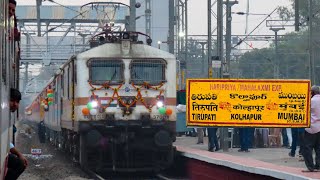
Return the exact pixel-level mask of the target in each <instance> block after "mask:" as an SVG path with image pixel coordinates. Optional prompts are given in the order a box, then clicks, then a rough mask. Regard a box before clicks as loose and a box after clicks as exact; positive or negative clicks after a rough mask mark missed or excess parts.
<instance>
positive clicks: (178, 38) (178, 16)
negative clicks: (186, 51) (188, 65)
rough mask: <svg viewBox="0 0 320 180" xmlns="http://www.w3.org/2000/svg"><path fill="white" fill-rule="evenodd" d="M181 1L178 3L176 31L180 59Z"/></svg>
mask: <svg viewBox="0 0 320 180" xmlns="http://www.w3.org/2000/svg"><path fill="white" fill-rule="evenodd" d="M179 2H180V1H176V17H177V18H178V19H177V21H178V22H177V29H176V36H177V37H176V38H177V57H178V59H179V58H180V54H181V52H180V51H181V48H180V3H179Z"/></svg>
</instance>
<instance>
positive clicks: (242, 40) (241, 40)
mask: <svg viewBox="0 0 320 180" xmlns="http://www.w3.org/2000/svg"><path fill="white" fill-rule="evenodd" d="M278 8H279V7H277V8H275V9H274V10H273V11H272V12H271V13H270V14H268V16H267V17H265V18H264V19H263V20H262V21H261V22H260V23H259V24H258V25H257V26H256V27H255V28H254V29H253V30H252V31H251V32H250V33H249V34H247V35H246V36H245V37H244V38H243V39H240V41H239V42H238V43H237V44H236V45H235V46H233V47H232V48H235V47H237V46H239V45H240V44H241V43H242V42H244V41H245V40H246V39H247V38H248V36H250V35H251V34H252V33H253V32H254V31H255V30H256V29H257V28H258V27H259V26H260V25H261V24H262V23H263V22H264V21H265V20H267V19H268V18H269V17H270V16H271V14H273V13H274V12H275V11H276V10H277V9H278Z"/></svg>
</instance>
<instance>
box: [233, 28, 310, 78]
mask: <svg viewBox="0 0 320 180" xmlns="http://www.w3.org/2000/svg"><path fill="white" fill-rule="evenodd" d="M307 43H308V40H307V33H306V32H299V33H289V34H287V35H286V36H285V37H284V38H282V39H279V42H278V56H277V57H278V58H276V56H275V46H274V44H272V45H271V46H270V47H269V48H264V49H255V50H252V51H250V52H246V53H245V54H244V55H243V56H242V57H241V58H240V59H239V66H238V67H239V69H240V70H241V72H242V73H241V74H242V78H266V79H268V78H274V65H275V63H276V62H277V60H279V67H280V68H279V74H280V75H279V76H280V78H283V79H305V78H308V49H307V47H308V44H307Z"/></svg>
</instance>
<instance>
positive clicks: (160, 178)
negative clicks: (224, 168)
mask: <svg viewBox="0 0 320 180" xmlns="http://www.w3.org/2000/svg"><path fill="white" fill-rule="evenodd" d="M84 171H85V172H86V173H88V175H89V176H90V177H91V178H93V179H94V180H117V179H118V180H120V179H121V180H186V179H185V178H175V177H169V176H167V175H165V174H161V173H159V174H146V175H140V174H139V175H135V174H131V175H130V176H128V174H126V175H124V176H122V175H121V174H117V175H113V176H107V175H104V176H103V175H99V174H97V173H95V172H93V171H91V170H89V169H84Z"/></svg>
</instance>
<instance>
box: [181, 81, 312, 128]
mask: <svg viewBox="0 0 320 180" xmlns="http://www.w3.org/2000/svg"><path fill="white" fill-rule="evenodd" d="M310 98H311V96H310V81H309V80H266V79H264V80H249V79H187V125H188V126H239V127H309V126H310V118H309V117H310Z"/></svg>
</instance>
